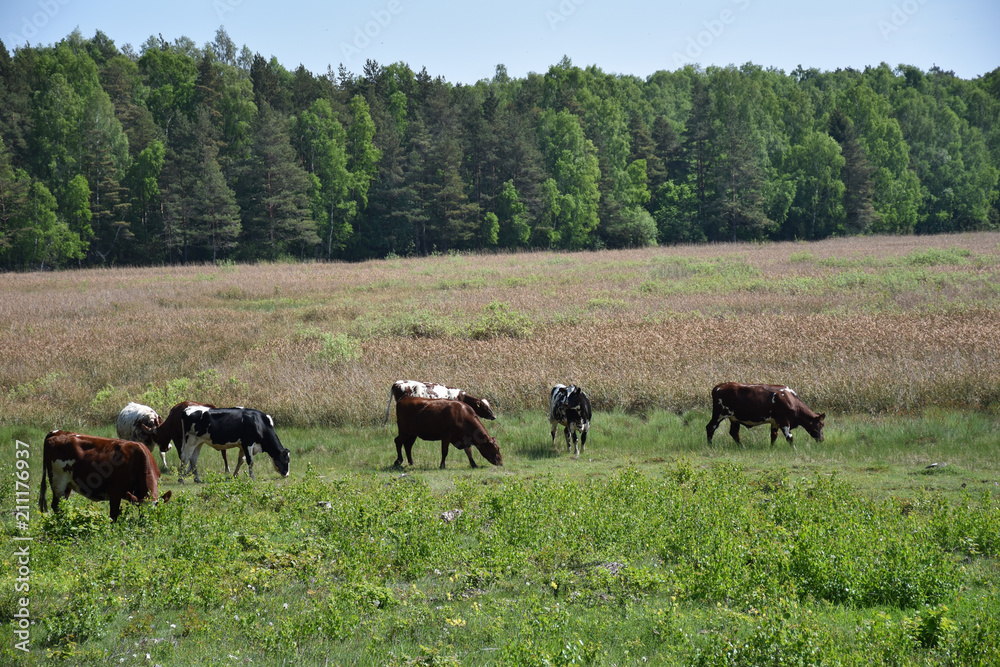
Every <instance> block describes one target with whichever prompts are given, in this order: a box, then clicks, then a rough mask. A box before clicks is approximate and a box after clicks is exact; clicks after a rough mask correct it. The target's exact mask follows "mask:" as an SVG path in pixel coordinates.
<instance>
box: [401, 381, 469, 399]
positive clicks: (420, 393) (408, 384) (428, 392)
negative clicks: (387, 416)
mask: <svg viewBox="0 0 1000 667" xmlns="http://www.w3.org/2000/svg"><path fill="white" fill-rule="evenodd" d="M396 384H397V385H398V386H399V388H400V389H401V390H402V392H403V394H404V395H405V396H416V397H417V398H450V399H453V400H454V399H456V398H458V395H459V394H460V393H461V391H462V390H461V389H454V388H452V387H446V386H445V385H443V384H437V383H435V382H418V381H417V380H400V381H398V382H397V383H396Z"/></svg>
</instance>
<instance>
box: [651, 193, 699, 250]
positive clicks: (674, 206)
mask: <svg viewBox="0 0 1000 667" xmlns="http://www.w3.org/2000/svg"><path fill="white" fill-rule="evenodd" d="M656 202H657V208H656V212H655V213H654V214H653V218H654V220H655V221H656V228H657V238H658V239H659V242H660V243H669V244H677V243H702V242H704V241H705V230H704V228H703V227H702V225H701V224H700V223H699V219H698V208H699V202H698V195H697V193H696V185H695V183H694V177H693V176H692V177H690V178H689V179H688V180H687V181H684V182H680V183H678V182H675V181H673V180H670V181H667V182H665V183H663V184H662V185H661V186H660V188H659V190H657V193H656Z"/></svg>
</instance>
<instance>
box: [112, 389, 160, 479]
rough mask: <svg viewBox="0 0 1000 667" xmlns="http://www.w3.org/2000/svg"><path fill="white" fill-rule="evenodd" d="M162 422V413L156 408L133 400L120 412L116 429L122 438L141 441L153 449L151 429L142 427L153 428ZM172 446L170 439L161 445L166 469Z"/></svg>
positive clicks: (150, 449)
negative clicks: (168, 452) (168, 453)
mask: <svg viewBox="0 0 1000 667" xmlns="http://www.w3.org/2000/svg"><path fill="white" fill-rule="evenodd" d="M162 423H163V420H162V419H160V415H158V414H156V410H154V409H153V408H151V407H149V406H148V405H143V404H141V403H134V402H132V403H129V404H128V405H126V406H125V407H124V408H123V409H122V411H121V412H119V413H118V421H116V422H115V429H116V430H117V431H118V437H119V438H121V439H122V440H132V441H133V442H141V443H142V444H144V445H146V447H148V448H149V451H153V445H154V442H153V438H152V437H150V435H149V431H148V430H145V429H143V428H142V427H143V426H145V427H146V429H153V428H156V427H157V426H159V425H160V424H162ZM156 444H158V443H156ZM170 447H171V444H170V441H169V440H168V441H167V443H166V446H164V445H159V450H160V461H161V462H162V463H163V469H164V470H166V468H167V451H169V450H170Z"/></svg>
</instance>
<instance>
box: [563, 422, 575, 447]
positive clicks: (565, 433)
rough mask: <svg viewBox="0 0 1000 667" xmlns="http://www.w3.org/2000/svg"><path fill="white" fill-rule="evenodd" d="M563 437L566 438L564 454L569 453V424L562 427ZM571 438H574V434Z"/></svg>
mask: <svg viewBox="0 0 1000 667" xmlns="http://www.w3.org/2000/svg"><path fill="white" fill-rule="evenodd" d="M563 435H565V436H566V452H567V453H569V447H570V445H569V424H566V426H564V427H563ZM573 436H574V437H575V436H576V434H575V433H574V434H573Z"/></svg>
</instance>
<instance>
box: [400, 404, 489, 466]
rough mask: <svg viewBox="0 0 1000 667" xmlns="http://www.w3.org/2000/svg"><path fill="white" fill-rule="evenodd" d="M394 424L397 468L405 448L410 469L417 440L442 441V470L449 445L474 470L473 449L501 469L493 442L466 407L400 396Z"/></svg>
mask: <svg viewBox="0 0 1000 667" xmlns="http://www.w3.org/2000/svg"><path fill="white" fill-rule="evenodd" d="M396 423H397V425H398V426H399V435H397V436H396V463H395V465H397V466H399V465H402V464H403V448H404V447H405V448H406V460H407V462H409V464H410V465H411V466H412V465H413V443H414V442H415V441H416V439H417V438H420V439H421V440H440V441H441V468H442V469H443V468H444V460H445V459H446V458H447V457H448V445H454V446H455V447H456V448H458V449H461V450H464V451H465V455H466V456H468V457H469V465H470V466H472V467H473V468H475V467H476V462H475V461H474V460H472V450H471V447H472V446H475V447H476V449H478V450H479V453H480V454H481V455H482V457H483V458H484V459H486V460H487V461H489V462H490V463H492V464H493V465H495V466H502V465H503V457H502V456H500V446H499V445H498V444H497V440H496V438H493V437H490V434H489V433H487V432H486V428H485V427H484V426H483V423H482V422H481V421H479V417H478V416H476V413H475V411H474V410H473V409H472V408H471V407H469V406H468V405H467V404H465V403H462V402H459V401H452V400H442V399H436V398H420V397H418V396H403V397H401V398H400V399H399V400H398V401H396Z"/></svg>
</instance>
